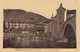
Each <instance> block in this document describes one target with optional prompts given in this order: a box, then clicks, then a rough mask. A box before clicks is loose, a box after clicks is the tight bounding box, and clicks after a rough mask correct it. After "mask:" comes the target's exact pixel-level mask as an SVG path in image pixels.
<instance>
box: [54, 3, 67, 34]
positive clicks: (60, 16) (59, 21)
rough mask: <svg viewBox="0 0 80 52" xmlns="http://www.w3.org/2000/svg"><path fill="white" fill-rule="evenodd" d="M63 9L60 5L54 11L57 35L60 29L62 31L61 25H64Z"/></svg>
mask: <svg viewBox="0 0 80 52" xmlns="http://www.w3.org/2000/svg"><path fill="white" fill-rule="evenodd" d="M65 10H66V9H65V8H64V7H63V6H62V4H60V7H59V8H58V9H57V10H56V11H57V15H56V19H57V28H58V29H57V31H58V32H57V33H58V34H61V32H62V29H63V24H64V17H65Z"/></svg>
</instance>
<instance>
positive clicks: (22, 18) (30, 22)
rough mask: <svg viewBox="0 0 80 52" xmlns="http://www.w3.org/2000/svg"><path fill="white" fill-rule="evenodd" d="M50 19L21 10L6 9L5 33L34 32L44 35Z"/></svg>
mask: <svg viewBox="0 0 80 52" xmlns="http://www.w3.org/2000/svg"><path fill="white" fill-rule="evenodd" d="M47 21H49V19H47V18H45V17H44V16H42V15H39V14H35V13H32V12H27V11H24V10H21V9H4V31H11V30H13V31H15V30H18V31H30V32H32V31H34V32H37V33H41V32H42V33H44V31H45V24H46V23H48V22H47Z"/></svg>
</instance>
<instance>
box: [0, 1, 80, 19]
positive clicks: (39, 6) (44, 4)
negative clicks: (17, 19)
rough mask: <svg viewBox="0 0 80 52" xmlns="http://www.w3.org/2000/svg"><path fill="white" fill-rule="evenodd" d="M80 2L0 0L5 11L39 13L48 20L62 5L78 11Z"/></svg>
mask: <svg viewBox="0 0 80 52" xmlns="http://www.w3.org/2000/svg"><path fill="white" fill-rule="evenodd" d="M79 2H80V0H0V3H1V4H2V5H1V8H3V9H23V10H25V11H28V12H34V13H38V14H40V15H42V16H45V17H47V18H49V19H50V18H51V16H52V13H53V16H55V15H56V9H58V8H59V6H60V3H62V4H63V7H64V8H66V9H69V10H74V9H75V10H76V9H77V7H78V6H77V5H78V4H79Z"/></svg>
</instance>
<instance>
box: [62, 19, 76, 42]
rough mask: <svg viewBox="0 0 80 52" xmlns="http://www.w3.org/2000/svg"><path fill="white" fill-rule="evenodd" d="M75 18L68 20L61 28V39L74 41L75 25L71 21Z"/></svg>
mask: <svg viewBox="0 0 80 52" xmlns="http://www.w3.org/2000/svg"><path fill="white" fill-rule="evenodd" d="M74 19H75V18H71V19H68V20H67V21H66V22H65V23H64V27H63V31H62V34H63V37H66V38H67V39H68V40H69V41H70V42H71V41H76V23H75V21H73V20H74Z"/></svg>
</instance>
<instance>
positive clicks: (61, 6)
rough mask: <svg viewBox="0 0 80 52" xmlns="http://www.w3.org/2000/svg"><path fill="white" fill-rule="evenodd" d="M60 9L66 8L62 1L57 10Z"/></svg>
mask: <svg viewBox="0 0 80 52" xmlns="http://www.w3.org/2000/svg"><path fill="white" fill-rule="evenodd" d="M59 9H63V10H65V8H64V7H63V5H62V3H61V4H60V6H59V8H58V9H57V11H58V10H59Z"/></svg>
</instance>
